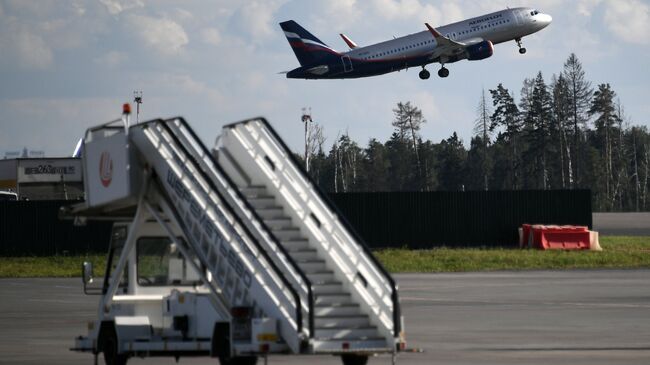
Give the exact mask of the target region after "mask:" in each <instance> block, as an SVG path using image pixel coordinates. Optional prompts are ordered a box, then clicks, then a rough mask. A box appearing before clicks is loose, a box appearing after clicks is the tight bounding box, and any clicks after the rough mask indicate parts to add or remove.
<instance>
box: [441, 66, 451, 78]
mask: <svg viewBox="0 0 650 365" xmlns="http://www.w3.org/2000/svg"><path fill="white" fill-rule="evenodd" d="M438 76H440V77H442V78H445V77H447V76H449V69H447V68H444V67H443V68H441V69H440V70H438Z"/></svg>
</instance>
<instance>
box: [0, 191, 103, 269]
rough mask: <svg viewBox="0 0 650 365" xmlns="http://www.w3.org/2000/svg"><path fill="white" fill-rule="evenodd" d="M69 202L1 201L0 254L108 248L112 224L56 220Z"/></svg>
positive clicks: (45, 253) (26, 254)
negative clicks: (84, 223)
mask: <svg viewBox="0 0 650 365" xmlns="http://www.w3.org/2000/svg"><path fill="white" fill-rule="evenodd" d="M64 204H70V201H65V200H64V201H56V200H54V201H52V200H48V201H3V202H0V255H2V256H43V255H66V254H84V253H88V252H96V253H102V252H106V250H107V248H108V241H109V238H110V229H111V224H110V223H107V222H89V223H88V224H87V225H86V226H82V227H76V226H74V225H73V224H72V221H69V220H66V221H62V220H59V219H58V211H59V208H60V207H61V206H62V205H64Z"/></svg>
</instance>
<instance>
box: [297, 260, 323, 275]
mask: <svg viewBox="0 0 650 365" xmlns="http://www.w3.org/2000/svg"><path fill="white" fill-rule="evenodd" d="M296 263H297V264H298V266H299V267H300V268H301V269H302V270H304V271H305V273H313V272H323V271H325V270H327V266H325V261H323V260H316V261H299V260H296Z"/></svg>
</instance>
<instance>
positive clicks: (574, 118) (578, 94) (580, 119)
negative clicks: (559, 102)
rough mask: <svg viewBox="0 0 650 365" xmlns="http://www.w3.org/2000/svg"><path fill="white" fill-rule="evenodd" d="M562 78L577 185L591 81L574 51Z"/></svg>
mask: <svg viewBox="0 0 650 365" xmlns="http://www.w3.org/2000/svg"><path fill="white" fill-rule="evenodd" d="M564 78H565V79H566V80H567V83H568V85H569V103H570V105H571V122H572V124H573V154H572V157H573V159H574V160H573V164H572V165H573V169H574V171H573V177H574V182H575V183H576V184H577V185H581V184H582V180H581V176H580V167H579V164H580V158H579V156H580V146H579V145H580V143H579V141H580V128H582V127H584V125H585V123H586V122H587V118H586V113H587V112H588V110H589V103H590V101H591V95H592V93H593V90H592V89H591V83H590V82H588V81H587V80H586V79H585V72H584V70H583V69H582V63H581V62H580V60H578V57H577V56H576V55H575V53H571V55H570V56H569V58H568V59H567V60H566V62H565V63H564Z"/></svg>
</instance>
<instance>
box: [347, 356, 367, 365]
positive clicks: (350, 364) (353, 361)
mask: <svg viewBox="0 0 650 365" xmlns="http://www.w3.org/2000/svg"><path fill="white" fill-rule="evenodd" d="M341 361H343V365H366V364H367V363H368V356H366V355H352V354H347V355H341Z"/></svg>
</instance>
